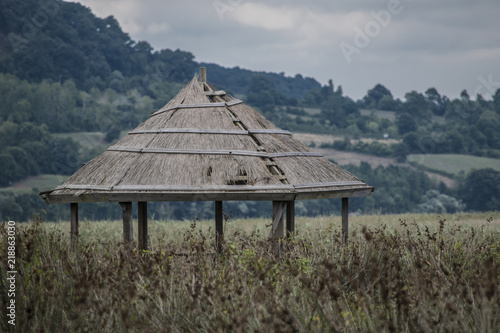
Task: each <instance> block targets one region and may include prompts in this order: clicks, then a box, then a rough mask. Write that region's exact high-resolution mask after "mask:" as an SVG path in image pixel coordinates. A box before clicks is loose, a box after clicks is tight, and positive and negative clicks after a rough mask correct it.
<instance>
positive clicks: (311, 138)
mask: <svg viewBox="0 0 500 333" xmlns="http://www.w3.org/2000/svg"><path fill="white" fill-rule="evenodd" d="M293 137H294V138H295V139H297V140H299V141H301V142H302V143H304V144H306V145H310V144H311V143H312V142H314V143H315V144H316V145H317V146H319V145H320V144H322V143H332V142H333V141H338V140H344V137H343V136H336V135H328V134H311V133H293ZM358 141H361V142H366V143H372V142H373V141H377V142H380V143H383V144H386V145H390V144H393V143H398V142H399V141H400V140H396V139H383V140H382V139H381V140H377V139H369V138H361V139H359V140H354V139H353V140H351V143H356V142H358Z"/></svg>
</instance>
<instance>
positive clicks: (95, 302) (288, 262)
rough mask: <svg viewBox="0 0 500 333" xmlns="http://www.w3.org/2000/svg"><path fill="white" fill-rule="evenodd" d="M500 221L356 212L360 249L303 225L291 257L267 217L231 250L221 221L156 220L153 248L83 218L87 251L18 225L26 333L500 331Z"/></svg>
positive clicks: (245, 225)
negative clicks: (220, 247) (276, 243)
mask: <svg viewBox="0 0 500 333" xmlns="http://www.w3.org/2000/svg"><path fill="white" fill-rule="evenodd" d="M488 215H489V216H488ZM490 217H492V219H490ZM445 219H446V220H445ZM499 219H500V214H499V213H495V214H483V215H479V214H478V215H465V214H464V215H454V216H445V217H441V218H438V217H437V216H431V215H423V216H421V215H402V216H371V217H370V216H368V217H353V218H352V225H353V226H354V227H353V228H352V229H353V230H352V232H351V234H350V244H349V246H348V247H345V246H344V245H343V244H342V241H341V235H340V230H339V227H338V219H337V218H333V219H331V218H318V219H299V221H298V223H297V224H298V225H297V227H298V230H299V233H298V235H296V237H294V238H292V239H291V240H290V241H284V242H283V248H284V251H283V254H282V256H281V257H279V258H277V257H274V256H273V255H272V254H271V252H270V251H269V249H270V247H269V243H268V241H267V232H268V230H269V228H266V227H265V225H264V224H265V223H266V221H264V220H252V221H248V220H239V221H233V222H231V221H229V223H227V222H226V241H225V243H224V253H223V254H222V255H220V256H217V255H215V254H214V252H213V248H214V244H213V237H212V234H213V230H210V227H211V223H192V224H189V223H183V224H181V223H171V222H168V223H165V222H152V223H151V243H150V245H151V247H152V249H153V251H150V252H140V251H137V250H134V249H131V248H129V247H127V246H125V245H123V244H120V243H118V242H117V241H116V240H117V239H119V238H120V235H121V228H120V225H119V223H117V222H111V223H108V222H100V223H90V222H89V223H82V235H81V237H80V240H79V243H78V245H77V246H73V247H72V246H70V244H69V243H68V235H67V224H40V223H35V224H31V225H23V226H21V225H18V229H17V237H16V243H17V250H16V269H17V271H18V276H17V283H18V284H17V294H16V302H17V303H16V304H17V316H18V317H17V326H16V330H17V331H19V332H90V331H91V332H123V331H129V332H145V331H154V332H252V331H254V332H269V331H274V332H322V331H328V332H331V331H333V332H335V331H344V332H367V331H372V332H380V331H393V332H431V331H436V332H438V331H439V332H445V331H449V332H471V331H481V332H498V331H499V329H500V316H499V310H500V305H499V304H500V288H498V285H499V282H500V281H499V279H500V233H499ZM5 241H6V229H5V226H1V227H0V243H1V245H2V246H1V248H0V253H1V254H2V255H1V257H2V258H5V257H6V253H5V251H6V248H7V247H6V246H5V245H6V244H5ZM0 268H1V269H0V270H1V272H0V273H1V274H2V276H6V272H5V271H6V262H5V260H2V262H1V265H0ZM5 288H6V283H5V280H4V281H3V282H2V284H1V290H0V294H1V296H0V297H1V300H2V306H3V307H4V308H5V306H6V301H7V296H6V289H5ZM8 329H9V327H7V324H6V320H5V318H4V319H3V320H2V321H1V330H2V331H8Z"/></svg>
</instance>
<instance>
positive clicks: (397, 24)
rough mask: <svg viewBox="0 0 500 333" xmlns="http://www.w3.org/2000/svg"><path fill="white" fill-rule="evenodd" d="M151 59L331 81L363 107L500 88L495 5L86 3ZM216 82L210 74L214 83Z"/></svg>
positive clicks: (499, 24) (196, 0)
mask: <svg viewBox="0 0 500 333" xmlns="http://www.w3.org/2000/svg"><path fill="white" fill-rule="evenodd" d="M78 2H80V3H82V4H84V5H85V6H87V7H90V8H91V9H92V11H93V12H94V13H95V14H96V15H97V16H99V17H106V16H109V15H113V16H115V17H116V18H117V19H118V21H119V22H120V24H121V26H122V28H123V29H124V30H125V31H126V32H128V33H129V34H130V35H131V37H132V38H133V39H134V40H136V41H139V40H146V41H148V42H149V43H150V44H151V45H152V46H153V47H154V48H155V49H157V50H159V49H163V48H169V49H181V50H184V51H190V52H192V53H193V54H194V55H195V57H196V60H197V61H204V62H213V63H217V64H219V65H222V66H225V67H233V66H240V67H242V68H248V69H252V70H259V71H269V72H277V73H279V72H284V73H285V74H286V75H290V76H294V75H295V74H297V73H300V74H302V75H303V76H308V77H313V78H315V79H317V80H318V81H319V82H321V83H322V84H326V83H327V81H328V80H329V79H332V80H333V82H334V84H335V86H337V85H342V87H343V90H344V93H345V94H346V95H348V96H350V97H352V98H354V99H358V98H361V97H362V96H364V95H365V94H366V91H367V90H368V89H370V88H372V87H373V86H374V85H375V84H377V83H382V84H383V85H385V86H386V87H387V88H389V90H391V91H392V93H393V95H395V96H396V97H400V98H402V97H403V96H404V94H405V93H406V92H408V91H411V90H417V91H419V92H424V91H425V90H427V88H430V87H435V88H436V89H438V91H439V92H440V93H441V94H444V95H446V96H448V97H450V98H455V97H458V96H459V94H460V92H461V91H462V90H463V89H467V91H468V92H469V95H471V96H475V95H476V93H480V94H482V95H483V96H484V97H486V98H490V96H491V93H492V92H494V91H495V90H496V89H498V88H500V20H499V19H498V15H499V14H500V1H498V0H478V1H470V0H415V1H412V0H349V1H347V0H328V1H326V0H322V1H320V0H313V1H307V2H306V1H298V0H268V1H263V0H248V1H245V0H106V1H103V0H81V1H78ZM208 79H209V80H210V73H208Z"/></svg>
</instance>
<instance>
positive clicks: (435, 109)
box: [425, 88, 448, 116]
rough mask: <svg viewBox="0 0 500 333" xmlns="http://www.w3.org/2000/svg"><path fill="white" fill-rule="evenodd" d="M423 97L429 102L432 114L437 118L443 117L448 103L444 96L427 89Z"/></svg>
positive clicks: (434, 89) (434, 90) (433, 89)
mask: <svg viewBox="0 0 500 333" xmlns="http://www.w3.org/2000/svg"><path fill="white" fill-rule="evenodd" d="M425 97H426V98H427V100H428V101H429V105H430V106H431V109H432V113H434V114H435V115H437V116H442V115H444V112H445V111H446V104H447V103H448V99H447V98H446V96H441V95H440V94H439V93H438V91H437V90H436V88H429V89H427V90H426V91H425Z"/></svg>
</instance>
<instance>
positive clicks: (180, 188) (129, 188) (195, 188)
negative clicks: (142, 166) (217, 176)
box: [113, 185, 294, 191]
mask: <svg viewBox="0 0 500 333" xmlns="http://www.w3.org/2000/svg"><path fill="white" fill-rule="evenodd" d="M281 190H288V191H293V190H294V187H293V186H291V185H270V186H263V185H256V186H254V185H207V186H191V185H168V186H166V185H118V186H115V187H113V191H281Z"/></svg>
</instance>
